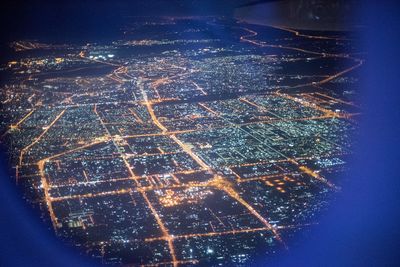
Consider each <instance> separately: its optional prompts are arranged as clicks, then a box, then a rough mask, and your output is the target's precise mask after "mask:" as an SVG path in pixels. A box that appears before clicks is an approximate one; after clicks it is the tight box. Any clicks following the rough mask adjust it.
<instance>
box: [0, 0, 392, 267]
mask: <svg viewBox="0 0 400 267" xmlns="http://www.w3.org/2000/svg"><path fill="white" fill-rule="evenodd" d="M37 2H38V5H33V4H32V6H30V5H28V4H26V5H24V4H23V3H21V2H16V3H15V4H14V5H13V4H8V5H7V6H6V9H5V10H6V11H7V12H5V15H4V16H3V18H2V20H4V21H5V22H7V23H8V22H9V21H10V20H14V19H18V20H19V23H17V24H16V25H15V30H11V29H8V30H2V31H4V34H3V41H2V44H1V49H2V51H3V53H2V54H4V56H3V57H2V59H1V65H0V77H1V83H0V88H1V89H0V101H1V109H0V118H1V119H0V136H1V137H0V142H1V146H2V150H3V151H4V153H3V154H4V155H3V159H2V161H3V162H4V164H3V165H4V166H5V167H4V168H5V171H6V172H7V173H8V176H9V177H1V178H2V179H8V182H10V184H12V185H13V187H14V188H15V191H16V192H15V193H14V194H16V196H17V197H18V198H20V199H21V200H23V202H24V203H25V204H24V205H25V206H26V208H27V209H30V210H32V211H31V212H32V214H33V215H32V216H35V217H37V218H36V219H37V220H38V221H39V222H41V224H42V226H43V227H44V228H47V229H48V232H49V233H48V235H49V236H52V237H54V238H56V239H58V240H59V241H60V242H61V243H63V245H64V246H65V249H66V250H71V251H74V253H76V254H77V256H76V257H84V258H85V261H89V262H91V264H93V265H91V266H171V267H177V266H275V265H274V260H275V259H276V258H278V259H279V258H285V257H290V253H291V251H292V250H296V249H298V248H299V247H301V244H302V242H303V241H302V240H307V239H308V238H310V236H313V233H314V231H316V230H315V229H318V227H320V224H321V220H322V221H324V219H323V218H324V216H328V215H327V214H329V212H330V210H331V209H332V210H334V207H335V205H336V206H338V205H339V204H337V203H340V201H341V199H342V198H344V197H345V195H346V192H349V190H350V188H351V186H352V184H353V183H355V181H358V182H357V183H362V179H361V178H360V177H353V176H352V175H353V173H354V169H355V167H354V166H353V165H356V164H352V162H356V159H357V157H358V155H359V154H360V152H358V151H357V148H358V147H359V146H360V143H361V144H362V140H363V137H361V135H362V134H363V130H362V122H363V121H364V120H365V119H367V115H368V114H369V113H368V107H367V106H366V105H364V103H363V101H362V99H363V82H362V79H363V73H365V72H366V71H367V69H366V67H365V66H366V65H368V61H369V58H368V54H367V53H366V52H365V50H364V48H362V46H361V45H360V42H361V41H362V34H361V33H360V32H361V31H362V30H363V29H364V28H365V26H364V25H363V24H362V22H363V21H361V20H358V19H357V16H356V15H355V14H356V13H355V12H354V9H355V8H356V7H357V5H358V4H359V2H358V1H339V0H338V1H295V0H292V1H240V0H234V1H216V2H213V1H196V0H192V1H179V0H173V1H162V0H158V1H147V3H129V2H128V1H116V2H115V3H111V2H107V1H83V2H82V3H76V6H75V4H74V3H61V4H59V5H57V3H51V2H48V1H37ZM96 6H97V8H96ZM41 7H43V10H41ZM17 9H18V10H23V11H21V13H19V14H18V15H15V17H14V15H13V12H14V11H15V10H17ZM112 9H115V10H114V11H115V12H110V10H112ZM39 10H40V11H39ZM54 12H55V13H54ZM69 12H70V13H69ZM51 13H53V14H51ZM66 13H68V14H71V16H70V17H69V21H68V22H64V21H63V20H62V19H60V17H61V15H65V14H66ZM27 14H28V15H27ZM30 19H32V21H33V22H32V24H31V25H28V24H29V22H28V21H29V20H30ZM27 22H28V23H27ZM27 29H28V30H27ZM30 29H34V30H30ZM361 146H362V145H361ZM382 178H383V177H382ZM357 179H358V180H357ZM361 189H362V188H361ZM361 189H360V190H361ZM351 190H354V189H351ZM351 192H353V194H354V191H351ZM355 195H356V194H355ZM347 203H348V205H351V202H347ZM346 205H347V204H346ZM2 216H3V215H2ZM346 220H351V218H346ZM331 223H333V222H332V221H331ZM338 223H339V220H338ZM5 231H7V230H5ZM314 235H315V234H314ZM337 235H339V233H337ZM52 237H50V238H52ZM338 238H340V237H338ZM314 246H316V247H321V246H324V244H318V243H316V244H314ZM16 249H17V248H16ZM327 250H329V248H327ZM22 255H23V254H22ZM21 257H23V256H21ZM54 257H56V256H54ZM260 259H263V262H264V263H263V264H261V263H260ZM349 262H350V261H349ZM349 262H348V263H349ZM65 264H66V265H65V266H77V264H76V263H75V264H74V263H70V264H68V263H66V262H65ZM0 265H1V266H3V265H2V263H1V262H0ZM79 265H80V264H79ZM4 266H26V265H18V264H15V265H14V264H8V263H7V264H5V265H4ZM32 266H54V265H52V264H51V263H49V265H45V264H40V265H32ZM60 266H64V265H60ZM82 266H86V265H83V264H82ZM279 266H281V265H279ZM284 266H293V265H291V264H288V265H284ZM298 266H304V265H302V264H300V263H299V265H298ZM313 266H314V265H313ZM315 266H317V265H315ZM327 266H331V265H327ZM332 266H339V265H332ZM342 266H343V265H342ZM349 266H362V265H357V264H353V265H351V264H349ZM364 266H366V265H364ZM371 266H391V265H380V264H377V265H374V264H373V265H371ZM393 266H394V265H393Z"/></svg>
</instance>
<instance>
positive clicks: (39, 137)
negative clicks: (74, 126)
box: [19, 109, 66, 166]
mask: <svg viewBox="0 0 400 267" xmlns="http://www.w3.org/2000/svg"><path fill="white" fill-rule="evenodd" d="M65 111H66V109H63V110H62V111H61V112H60V113H59V114H58V115H57V116H56V118H55V119H54V120H53V121H52V122H51V123H50V124H49V125H48V126H46V127H45V130H44V131H43V132H42V133H41V134H40V135H39V136H38V137H36V138H35V139H34V140H33V142H32V143H30V144H29V145H28V146H26V147H24V148H23V149H22V150H21V152H20V155H19V166H22V161H23V157H24V154H25V153H26V152H27V151H28V150H29V149H30V148H31V147H32V146H34V145H35V144H37V143H38V142H39V141H40V139H42V137H43V136H44V135H45V134H46V133H47V132H48V131H49V130H50V129H51V127H53V125H54V124H55V123H56V122H57V121H58V120H59V119H60V118H61V117H62V115H64V113H65Z"/></svg>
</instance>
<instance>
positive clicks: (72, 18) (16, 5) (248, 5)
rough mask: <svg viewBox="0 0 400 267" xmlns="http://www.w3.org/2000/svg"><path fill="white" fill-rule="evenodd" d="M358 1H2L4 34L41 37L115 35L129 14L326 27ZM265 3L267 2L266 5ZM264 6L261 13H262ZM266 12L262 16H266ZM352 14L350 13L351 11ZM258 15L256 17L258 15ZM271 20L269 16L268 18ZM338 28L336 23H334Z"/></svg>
mask: <svg viewBox="0 0 400 267" xmlns="http://www.w3.org/2000/svg"><path fill="white" fill-rule="evenodd" d="M355 2H357V1H355V0H351V1H344V0H334V1H332V0H330V1H328V0H281V1H276V0H218V1H216V0H153V1H150V0H148V1H126V0H114V1H106V0H81V1H78V0H70V1H67V0H60V1H51V0H33V1H23V0H16V1H13V0H6V1H1V4H0V23H1V25H6V27H2V29H1V36H2V38H3V40H5V41H10V40H15V39H24V38H25V39H26V38H28V39H37V38H42V37H48V38H52V39H54V41H57V40H62V39H67V40H68V38H71V39H79V38H82V37H85V38H86V39H87V38H88V37H93V38H94V39H101V37H105V36H109V37H110V38H113V37H115V36H114V34H116V33H117V32H118V30H119V29H120V28H121V25H123V24H124V22H125V21H126V18H127V17H129V16H163V15H168V16H192V15H224V16H229V17H233V16H235V15H236V16H237V15H238V14H239V16H240V17H241V18H242V17H243V16H245V17H248V18H250V19H252V22H256V23H257V22H260V23H265V22H266V21H267V22H269V23H272V24H280V25H282V24H285V23H286V22H290V25H286V26H290V27H294V28H296V26H299V27H301V26H302V25H303V24H306V25H307V26H308V27H309V28H311V29H313V28H315V29H318V30H321V29H322V30H323V29H324V27H325V25H326V23H325V22H324V21H329V25H332V24H333V25H334V27H333V28H335V25H336V24H337V23H341V21H342V19H341V18H343V17H344V16H343V14H342V13H343V11H346V12H347V13H348V12H349V9H351V8H352V7H353V6H354V5H353V6H352V5H349V3H355ZM260 4H261V6H260ZM260 12H261V14H260ZM260 17H261V19H260ZM345 17H350V16H345ZM254 20H256V21H254ZM265 20H266V21H265ZM329 28H332V26H329Z"/></svg>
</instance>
